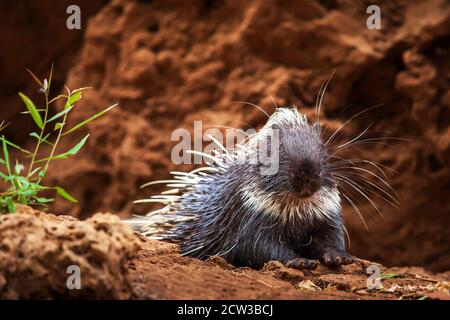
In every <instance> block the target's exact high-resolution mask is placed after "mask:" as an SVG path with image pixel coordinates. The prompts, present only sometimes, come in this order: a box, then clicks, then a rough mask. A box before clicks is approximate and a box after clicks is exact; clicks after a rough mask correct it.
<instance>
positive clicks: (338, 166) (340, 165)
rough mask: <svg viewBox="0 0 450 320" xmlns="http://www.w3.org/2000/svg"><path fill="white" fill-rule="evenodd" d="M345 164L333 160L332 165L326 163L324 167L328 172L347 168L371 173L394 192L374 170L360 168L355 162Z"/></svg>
mask: <svg viewBox="0 0 450 320" xmlns="http://www.w3.org/2000/svg"><path fill="white" fill-rule="evenodd" d="M355 160H358V159H355ZM361 161H362V160H361ZM347 164H348V163H345V162H341V163H338V162H335V163H334V164H333V165H328V166H326V169H327V170H328V171H329V172H332V171H334V170H345V169H349V170H358V171H362V172H365V173H368V174H370V175H372V176H373V177H375V178H377V179H378V180H379V181H381V182H383V184H384V185H386V186H387V187H388V188H389V189H391V190H392V191H393V192H394V193H395V190H393V188H392V187H391V186H390V185H389V183H387V181H386V180H384V179H383V178H381V177H380V176H379V175H377V174H376V173H374V172H372V171H370V170H367V169H364V168H362V167H359V166H356V165H355V164H352V165H351V166H348V165H347ZM369 164H370V163H369ZM376 168H377V167H376ZM381 171H382V170H381ZM382 173H383V175H384V176H386V174H385V173H384V172H383V171H382ZM396 195H397V194H396Z"/></svg>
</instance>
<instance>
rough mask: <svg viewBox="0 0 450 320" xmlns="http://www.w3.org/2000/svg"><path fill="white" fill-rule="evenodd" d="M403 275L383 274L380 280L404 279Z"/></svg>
mask: <svg viewBox="0 0 450 320" xmlns="http://www.w3.org/2000/svg"><path fill="white" fill-rule="evenodd" d="M404 277H405V276H404V275H403V274H398V273H383V274H382V275H381V277H380V279H392V278H404Z"/></svg>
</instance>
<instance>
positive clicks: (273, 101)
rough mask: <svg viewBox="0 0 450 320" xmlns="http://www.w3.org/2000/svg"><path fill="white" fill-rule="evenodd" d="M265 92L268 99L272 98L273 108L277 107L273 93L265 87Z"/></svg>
mask: <svg viewBox="0 0 450 320" xmlns="http://www.w3.org/2000/svg"><path fill="white" fill-rule="evenodd" d="M266 92H267V94H268V95H269V97H270V99H272V103H273V105H274V106H275V109H278V105H277V102H276V101H275V98H274V97H273V95H272V94H271V93H270V92H269V89H266Z"/></svg>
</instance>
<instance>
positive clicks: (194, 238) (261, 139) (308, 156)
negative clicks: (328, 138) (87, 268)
mask: <svg viewBox="0 0 450 320" xmlns="http://www.w3.org/2000/svg"><path fill="white" fill-rule="evenodd" d="M216 143H217V144H218V145H219V148H218V149H217V150H219V152H216V153H215V154H214V155H213V156H209V157H208V160H209V164H208V166H207V167H204V168H199V169H196V170H193V171H191V172H187V173H184V174H182V173H176V174H175V175H174V178H173V180H171V181H168V184H170V185H171V186H175V187H177V188H176V190H175V191H176V192H177V193H178V194H176V195H173V196H169V197H163V199H162V200H164V204H165V205H166V206H165V207H164V208H163V209H161V210H157V211H156V212H153V213H150V214H149V216H148V217H146V218H142V219H141V220H139V221H138V222H136V220H135V223H134V225H135V226H136V225H138V226H139V228H140V229H141V231H143V233H144V234H145V235H147V236H150V237H154V238H157V239H162V240H168V241H174V242H178V243H179V244H180V251H181V253H182V254H184V255H189V256H194V257H198V258H201V259H205V258H208V257H210V256H213V255H218V256H222V257H224V258H225V259H226V260H228V261H229V262H230V263H232V264H234V265H236V266H250V267H255V268H259V267H261V266H262V265H263V264H264V263H265V262H268V261H270V260H278V261H281V262H282V263H284V264H287V265H289V266H291V267H297V268H314V267H315V266H316V265H317V264H318V263H319V261H321V262H323V263H325V264H327V265H330V266H337V265H341V264H348V263H351V262H353V261H354V259H353V257H352V256H351V255H350V254H348V253H346V252H345V240H344V230H345V228H344V225H343V219H342V209H341V204H340V202H341V201H340V194H339V191H338V189H337V183H336V181H335V180H334V178H333V176H332V174H331V173H332V172H331V171H330V170H329V167H328V161H329V154H328V151H327V148H326V144H325V143H324V142H323V140H322V137H321V126H320V124H319V123H318V122H316V123H312V122H309V121H308V119H307V118H306V116H305V115H303V114H301V113H300V112H299V111H298V110H297V109H296V108H277V109H276V110H275V112H274V113H273V114H272V115H271V116H270V117H269V119H268V121H267V123H266V124H265V125H264V126H263V127H262V128H261V129H260V130H259V131H258V132H257V133H256V134H253V135H250V136H248V137H247V138H246V139H245V140H244V141H243V142H242V143H240V144H238V145H236V147H235V148H234V150H227V149H225V148H224V147H223V145H221V144H220V142H219V141H216ZM175 191H174V192H175ZM156 197H158V196H156Z"/></svg>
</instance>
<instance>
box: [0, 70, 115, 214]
mask: <svg viewBox="0 0 450 320" xmlns="http://www.w3.org/2000/svg"><path fill="white" fill-rule="evenodd" d="M27 71H28V73H29V74H30V75H31V76H32V77H33V79H34V80H35V82H36V83H37V84H38V85H39V90H40V92H42V93H43V95H44V97H45V103H44V107H43V108H38V107H36V105H35V104H34V102H33V101H31V99H30V98H28V97H27V96H26V95H24V94H23V93H21V92H19V96H20V98H21V99H22V101H23V102H24V104H25V106H26V109H27V110H26V111H25V112H23V113H25V114H29V115H30V116H31V117H32V119H33V121H34V123H35V124H36V126H37V130H36V131H33V132H31V133H30V136H31V137H32V138H33V139H34V147H33V148H32V151H29V150H27V149H25V148H22V147H20V146H18V145H17V144H14V143H13V142H11V141H9V140H7V139H6V138H5V136H4V135H2V136H1V137H0V147H1V150H2V152H3V158H0V167H2V170H1V171H0V179H2V180H3V181H4V182H5V183H4V184H6V188H5V190H2V191H0V212H15V211H16V206H15V204H16V203H20V204H26V205H42V206H44V207H46V206H47V204H48V203H50V202H52V201H54V199H53V198H46V197H43V196H41V195H42V192H43V191H46V190H54V191H56V193H57V194H58V195H59V196H61V197H63V198H64V199H66V200H68V201H71V202H77V200H76V199H75V198H74V197H72V196H71V195H70V194H69V193H68V192H67V191H65V190H64V189H63V188H61V187H60V186H52V187H49V186H44V185H43V184H42V180H43V178H44V177H45V175H46V173H47V172H48V168H49V166H50V164H51V163H52V162H53V161H55V160H58V159H65V158H68V157H70V156H73V155H75V154H77V153H78V152H79V151H80V149H81V148H82V147H83V146H84V144H85V143H86V140H87V139H88V137H89V134H87V135H86V136H84V137H83V138H82V139H81V140H80V141H79V142H78V143H77V144H76V145H74V146H73V147H72V148H71V149H69V150H68V151H65V152H61V153H59V151H58V150H57V149H58V145H59V143H60V142H61V139H62V138H64V137H66V136H67V135H69V134H71V133H73V132H75V131H77V130H78V129H80V128H81V127H83V126H84V125H86V124H87V123H89V122H91V121H92V120H94V119H96V118H98V117H100V116H102V115H104V114H105V113H106V112H108V111H110V110H111V109H113V108H114V107H116V106H117V104H114V105H112V106H110V107H108V108H106V109H104V110H102V111H101V112H99V113H97V114H94V115H93V116H91V117H89V118H87V119H85V120H84V121H81V122H80V123H78V124H77V125H75V126H73V127H72V128H70V129H66V122H67V119H68V117H69V115H70V113H71V111H72V110H73V109H74V107H75V104H76V103H77V102H78V101H79V100H80V99H81V96H82V93H83V92H84V91H85V90H87V89H90V88H88V87H85V88H79V89H76V90H73V91H71V90H69V89H68V88H67V87H66V91H67V94H60V95H58V96H56V97H53V98H50V88H51V83H52V75H53V66H52V68H51V70H50V74H49V77H48V80H47V79H44V80H43V81H41V80H39V79H38V78H37V77H36V76H35V75H34V74H33V73H32V72H31V71H30V70H28V69H27ZM60 99H65V104H64V108H63V109H62V111H60V112H58V113H56V114H50V108H49V107H50V105H51V104H52V103H55V102H56V101H58V100H60ZM5 127H6V126H5V125H4V122H2V123H1V124H0V131H1V130H2V129H4V128H5ZM44 145H45V146H46V149H45V150H44V152H45V153H44V154H43V152H42V150H43V149H44V148H42V147H43V146H44ZM11 148H13V149H16V150H18V151H19V152H20V153H21V154H23V155H24V159H23V161H22V162H19V161H18V160H16V161H15V162H14V164H12V163H11V159H10V158H11V157H10V152H9V149H11Z"/></svg>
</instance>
